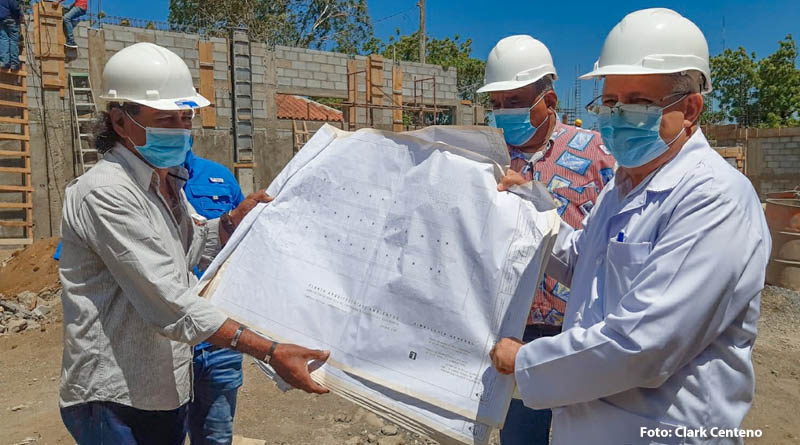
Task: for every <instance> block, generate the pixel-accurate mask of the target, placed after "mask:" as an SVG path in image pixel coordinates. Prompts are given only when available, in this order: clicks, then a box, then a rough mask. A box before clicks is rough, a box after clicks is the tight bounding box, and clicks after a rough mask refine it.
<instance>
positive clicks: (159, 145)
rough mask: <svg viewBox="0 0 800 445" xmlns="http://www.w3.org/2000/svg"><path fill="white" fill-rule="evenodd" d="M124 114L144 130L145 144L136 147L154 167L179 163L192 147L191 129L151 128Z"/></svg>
mask: <svg viewBox="0 0 800 445" xmlns="http://www.w3.org/2000/svg"><path fill="white" fill-rule="evenodd" d="M125 114H126V115H127V116H128V118H129V119H130V120H132V121H133V123H134V124H136V125H138V126H139V127H141V128H142V129H144V131H145V136H146V139H145V144H144V145H136V144H134V143H133V141H132V140H131V138H128V140H129V141H130V142H131V144H133V146H134V147H136V150H137V151H138V152H139V154H141V155H142V157H143V158H144V160H145V161H147V162H148V163H150V165H152V166H153V167H156V168H169V167H174V166H176V165H181V164H183V162H184V161H185V160H186V153H188V152H189V150H191V149H192V143H193V139H192V131H191V130H187V129H185V128H152V127H144V126H142V124H140V123H139V122H136V119H134V118H133V117H131V115H130V114H128V112H127V111H126V112H125Z"/></svg>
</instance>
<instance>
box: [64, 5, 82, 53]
mask: <svg viewBox="0 0 800 445" xmlns="http://www.w3.org/2000/svg"><path fill="white" fill-rule="evenodd" d="M85 14H86V10H85V9H83V8H79V7H77V6H73V7H71V8H69V11H67V13H66V14H64V36H65V37H66V43H67V45H74V44H75V36H74V35H73V34H72V30H73V28H75V27H76V26H78V22H80V21H81V17H82V16H83V15H85Z"/></svg>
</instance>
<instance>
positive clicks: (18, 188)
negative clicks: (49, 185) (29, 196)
mask: <svg viewBox="0 0 800 445" xmlns="http://www.w3.org/2000/svg"><path fill="white" fill-rule="evenodd" d="M0 192H33V187H29V186H27V185H0Z"/></svg>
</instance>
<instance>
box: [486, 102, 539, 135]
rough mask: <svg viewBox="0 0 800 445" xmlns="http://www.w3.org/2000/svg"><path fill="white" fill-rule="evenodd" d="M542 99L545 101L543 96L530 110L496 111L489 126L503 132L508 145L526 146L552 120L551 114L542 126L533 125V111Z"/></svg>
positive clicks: (509, 109)
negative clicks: (537, 131)
mask: <svg viewBox="0 0 800 445" xmlns="http://www.w3.org/2000/svg"><path fill="white" fill-rule="evenodd" d="M542 99H544V96H541V97H540V98H539V100H537V101H536V102H534V103H533V105H531V106H530V107H529V108H501V109H499V110H494V111H492V112H491V113H490V114H489V125H490V126H492V127H495V128H501V129H502V130H503V137H505V139H506V143H507V144H508V145H513V146H516V147H519V146H521V145H525V144H526V143H527V142H528V141H530V140H531V139H533V136H534V135H535V134H536V130H538V129H539V128H541V127H542V125H544V123H545V122H547V120H548V119H550V113H548V114H547V117H546V118H545V119H544V120H543V121H542V123H541V124H539V125H533V124H532V123H531V110H532V109H533V107H535V106H536V105H537V104H538V103H539V102H540V101H541V100H542Z"/></svg>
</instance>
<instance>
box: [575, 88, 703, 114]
mask: <svg viewBox="0 0 800 445" xmlns="http://www.w3.org/2000/svg"><path fill="white" fill-rule="evenodd" d="M690 94H692V93H691V92H689V91H683V92H679V93H672V94H670V95H667V96H664V97H662V98H661V99H659V100H658V101H656V102H654V103H652V104H648V105H643V104H642V105H640V104H623V103H620V102H617V103H616V104H615V105H604V104H603V96H602V95H600V96H597V97H595V98H594V99H592V101H591V102H589V103H588V104H587V105H586V107H585V109H586V111H588V112H589V113H592V114H597V115H612V114H620V115H623V114H624V113H625V108H626V107H627V108H632V107H631V106H632V105H633V106H635V109H636V111H637V112H640V113H641V112H645V113H647V112H655V111H661V110H664V109H666V108H669V107H671V106H673V105H675V104H676V103H678V102H680V101H681V100H683V99H684V98H685V97H686V96H688V95H690ZM675 96H681V97H680V98H678V99H677V100H675V101H672V102H670V103H669V104H667V105H664V106H660V105H656V104H658V103H664V102H665V101H666V100H667V99H669V98H671V97H675Z"/></svg>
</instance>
